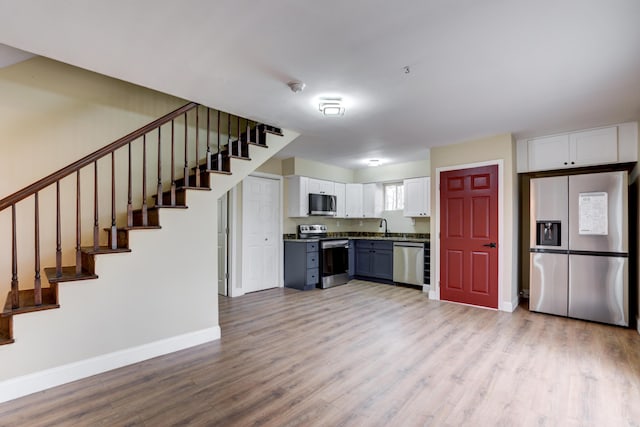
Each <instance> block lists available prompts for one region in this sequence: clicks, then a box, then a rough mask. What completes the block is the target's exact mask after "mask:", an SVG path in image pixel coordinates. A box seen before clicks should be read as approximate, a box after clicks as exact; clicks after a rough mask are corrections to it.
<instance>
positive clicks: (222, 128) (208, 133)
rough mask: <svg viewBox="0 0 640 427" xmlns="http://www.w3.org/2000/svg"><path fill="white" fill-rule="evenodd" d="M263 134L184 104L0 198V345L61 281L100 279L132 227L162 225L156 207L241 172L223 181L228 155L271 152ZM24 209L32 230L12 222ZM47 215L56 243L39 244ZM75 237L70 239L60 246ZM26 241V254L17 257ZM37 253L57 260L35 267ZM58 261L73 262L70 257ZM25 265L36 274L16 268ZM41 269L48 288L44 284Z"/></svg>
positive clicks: (48, 303) (54, 303)
mask: <svg viewBox="0 0 640 427" xmlns="http://www.w3.org/2000/svg"><path fill="white" fill-rule="evenodd" d="M268 135H277V136H283V133H282V131H281V129H279V128H275V127H272V126H268V125H264V124H260V123H256V122H253V121H250V120H248V119H244V118H241V117H238V116H233V115H231V114H227V113H223V112H220V111H216V110H213V109H210V108H208V107H204V106H201V105H198V104H196V103H189V104H186V105H184V106H183V107H181V108H178V109H177V110H175V111H173V112H171V113H169V114H167V115H165V116H163V117H161V118H159V119H157V120H155V121H153V122H151V123H149V124H147V125H145V126H143V127H142V128H140V129H138V130H136V131H134V132H132V133H130V134H129V135H126V136H124V137H122V138H120V139H118V140H117V141H114V142H113V143H111V144H109V145H107V146H105V147H103V148H102V149H100V150H98V151H96V152H94V153H92V154H89V155H88V156H86V157H84V158H82V159H80V160H78V161H76V162H74V163H72V164H70V165H68V166H67V167H65V168H63V169H61V170H59V171H57V172H55V173H53V174H51V175H49V176H47V177H45V178H43V179H41V180H39V181H37V182H35V183H33V184H32V185H30V186H28V187H25V188H24V189H22V190H20V191H18V192H16V193H14V194H12V195H10V196H8V197H6V198H4V199H2V200H0V213H2V212H3V211H5V213H6V212H9V211H10V217H11V220H10V222H11V227H10V231H9V234H10V235H11V238H10V240H11V260H10V264H11V265H10V269H11V289H10V291H9V292H8V295H7V299H6V303H5V305H4V309H3V310H2V312H1V314H0V346H1V345H7V344H12V343H14V342H15V341H16V340H19V339H20V338H19V337H17V338H16V337H14V317H15V316H17V315H21V314H25V313H33V312H37V311H43V310H51V309H57V308H60V296H59V286H60V284H61V283H65V282H79V281H85V280H92V279H98V274H97V271H98V270H97V268H96V265H97V263H98V258H100V257H102V256H105V255H113V254H126V253H129V252H131V249H130V242H131V233H132V232H134V231H137V230H158V229H160V228H161V221H160V216H161V214H160V212H161V211H165V210H166V211H169V210H173V211H180V210H184V209H187V207H188V206H187V195H188V194H190V193H193V192H202V191H211V189H212V186H213V185H215V182H214V181H215V177H216V176H218V177H220V178H221V181H222V182H223V183H224V184H223V187H221V188H219V189H218V190H219V191H220V193H221V194H222V193H224V192H226V191H227V190H228V189H229V188H231V186H232V185H233V184H234V183H235V182H237V181H239V180H240V179H241V177H239V178H237V179H236V180H229V179H226V181H225V177H228V176H230V175H231V174H232V170H231V169H232V165H233V162H234V159H237V160H238V161H240V162H248V161H250V160H251V158H250V154H251V153H250V150H252V149H253V147H255V149H258V150H268V149H269V146H268V145H267V136H268ZM271 155H272V154H271ZM262 157H264V156H262ZM269 157H270V155H269ZM256 166H257V165H253V168H252V170H253V169H255V167H256ZM241 169H242V168H241ZM247 173H249V171H247V169H246V168H244V175H246V174H247ZM70 191H73V192H75V203H74V204H73V206H68V205H67V204H64V203H62V202H61V199H62V198H63V197H61V194H62V193H64V194H65V197H64V199H68V198H69V197H68V195H69V192H70ZM149 194H153V195H152V196H151V197H149ZM43 197H44V198H46V199H47V200H48V202H49V204H48V207H46V208H43V207H42V206H41V204H42V200H41V199H42V198H43ZM105 205H106V206H105ZM24 212H29V213H30V214H32V215H33V234H31V233H22V231H23V230H24V226H23V225H22V226H21V227H18V224H19V223H20V224H23V222H24V217H25V214H24ZM72 216H74V217H75V220H74V221H73V226H72V227H70V226H69V225H70V224H69V220H68V218H69V217H72ZM44 223H47V224H51V223H53V224H55V238H54V239H52V240H55V244H54V245H52V246H53V247H48V246H46V245H43V241H44V240H45V239H43V238H41V235H42V234H43V232H49V233H51V231H50V230H48V229H47V230H45V229H44V227H43V228H41V224H44ZM70 228H73V232H69V231H68V230H69V229H70ZM63 231H64V233H63ZM21 234H25V236H22V235H21ZM5 235H6V234H5ZM71 238H72V240H73V245H72V246H71V245H67V246H70V247H64V244H63V242H64V243H67V242H68V241H69V240H70V239H71ZM19 248H20V250H18V249H19ZM25 248H29V250H28V251H27V252H29V251H31V253H32V254H33V258H32V259H31V257H30V256H28V257H26V258H27V259H25V260H23V259H21V258H20V256H21V254H23V253H24V252H25ZM42 259H44V260H46V261H51V262H52V264H55V265H54V266H52V267H45V268H41V260H42ZM63 260H72V262H71V265H63V264H64V263H63ZM31 263H33V264H32V268H29V266H28V264H31ZM167 267H168V266H166V265H164V266H159V268H167ZM29 270H31V271H33V275H31V274H24V273H21V274H20V275H19V271H20V272H23V271H29ZM42 271H43V272H44V275H45V277H46V281H47V282H48V286H42V278H41V272H42ZM25 276H26V277H25ZM85 303H86V304H89V305H90V304H99V303H100V302H99V301H86V302H85ZM78 321H80V322H81V321H82V319H78ZM52 333H54V331H52Z"/></svg>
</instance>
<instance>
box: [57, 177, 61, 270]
mask: <svg viewBox="0 0 640 427" xmlns="http://www.w3.org/2000/svg"><path fill="white" fill-rule="evenodd" d="M61 228H62V227H61V226H60V181H56V277H61V276H62V230H61Z"/></svg>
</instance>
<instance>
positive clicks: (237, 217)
mask: <svg viewBox="0 0 640 427" xmlns="http://www.w3.org/2000/svg"><path fill="white" fill-rule="evenodd" d="M250 176H254V177H259V178H268V179H273V180H277V181H278V182H279V185H280V188H279V195H280V200H279V201H278V206H279V210H280V215H279V218H280V221H279V230H278V235H279V236H282V235H283V216H282V215H283V212H284V207H283V194H284V193H283V191H284V189H283V177H282V176H280V175H274V174H270V173H264V172H252V173H251V174H250ZM241 186H242V183H239V184H238V185H237V186H236V187H234V188H232V189H231V191H230V193H229V196H230V197H229V257H230V260H229V280H228V291H229V292H228V296H230V297H237V296H241V295H244V294H245V291H244V289H243V288H242V250H243V248H242V242H243V239H242V206H241V204H242V200H241V197H240V195H239V191H238V190H239V187H241ZM277 258H278V273H277V274H278V286H279V287H283V286H284V268H283V265H284V241H283V240H282V238H280V239H278V257H277Z"/></svg>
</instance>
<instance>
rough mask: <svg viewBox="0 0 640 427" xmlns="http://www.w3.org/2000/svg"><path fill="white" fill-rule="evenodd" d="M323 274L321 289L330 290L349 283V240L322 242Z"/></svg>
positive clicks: (321, 276)
mask: <svg viewBox="0 0 640 427" xmlns="http://www.w3.org/2000/svg"><path fill="white" fill-rule="evenodd" d="M320 249H321V256H320V259H321V261H322V272H321V275H320V278H321V280H320V287H321V288H322V289H326V288H330V287H332V286H336V285H344V284H345V283H347V282H348V281H349V240H325V241H322V242H320Z"/></svg>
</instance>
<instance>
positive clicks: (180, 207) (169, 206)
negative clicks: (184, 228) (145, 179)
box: [149, 205, 189, 209]
mask: <svg viewBox="0 0 640 427" xmlns="http://www.w3.org/2000/svg"><path fill="white" fill-rule="evenodd" d="M154 208H162V209H189V206H185V205H155V206H154ZM149 209H151V208H149Z"/></svg>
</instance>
